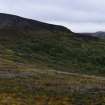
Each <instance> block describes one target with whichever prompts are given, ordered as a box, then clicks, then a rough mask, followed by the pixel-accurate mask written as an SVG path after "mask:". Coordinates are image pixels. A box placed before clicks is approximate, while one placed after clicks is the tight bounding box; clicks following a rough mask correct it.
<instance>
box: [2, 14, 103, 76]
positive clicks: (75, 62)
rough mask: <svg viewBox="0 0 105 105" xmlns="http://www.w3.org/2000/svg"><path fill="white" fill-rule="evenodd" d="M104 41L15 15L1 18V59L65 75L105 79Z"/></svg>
mask: <svg viewBox="0 0 105 105" xmlns="http://www.w3.org/2000/svg"><path fill="white" fill-rule="evenodd" d="M104 52H105V41H104V40H101V39H98V38H96V37H93V36H89V35H82V34H76V33H73V32H72V31H70V30H69V29H67V28H65V27H63V26H57V25H51V24H46V23H41V22H39V21H34V20H31V19H25V18H21V17H18V16H14V15H7V14H0V55H1V59H4V60H9V61H10V62H14V63H22V64H28V65H29V64H31V65H36V66H37V67H38V66H39V67H42V68H51V69H57V70H63V71H68V72H74V73H75V72H76V73H84V74H91V75H105V71H104V69H105V62H104V61H105V54H104Z"/></svg>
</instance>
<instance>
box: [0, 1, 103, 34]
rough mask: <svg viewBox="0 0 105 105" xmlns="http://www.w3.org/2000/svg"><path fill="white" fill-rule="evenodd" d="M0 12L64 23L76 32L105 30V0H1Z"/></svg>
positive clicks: (53, 22)
mask: <svg viewBox="0 0 105 105" xmlns="http://www.w3.org/2000/svg"><path fill="white" fill-rule="evenodd" d="M0 13H9V14H15V15H19V16H22V17H26V18H31V19H35V20H39V21H42V22H47V23H52V24H58V25H63V26H66V27H68V28H69V29H70V30H72V31H74V32H96V31H105V0H0Z"/></svg>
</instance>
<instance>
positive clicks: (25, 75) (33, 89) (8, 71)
mask: <svg viewBox="0 0 105 105" xmlns="http://www.w3.org/2000/svg"><path fill="white" fill-rule="evenodd" d="M104 52H105V41H104V40H101V39H94V38H90V37H89V39H88V38H84V37H75V36H74V33H72V32H70V31H67V30H57V29H53V30H51V29H49V28H47V29H46V28H45V29H42V28H41V29H40V31H39V30H35V29H34V28H31V29H30V28H29V27H28V28H23V29H20V28H19V29H18V28H14V27H7V28H5V27H4V28H2V29H0V105H14V104H15V105H104V104H105V78H104V77H96V76H87V75H84V74H88V75H90V74H91V75H98V76H105V61H104V58H105V54H104ZM53 69H54V70H53ZM55 70H58V72H57V71H55ZM60 71H63V72H60ZM64 72H69V73H68V74H67V73H64ZM71 72H72V73H76V74H72V73H71ZM70 73H71V74H70Z"/></svg>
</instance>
